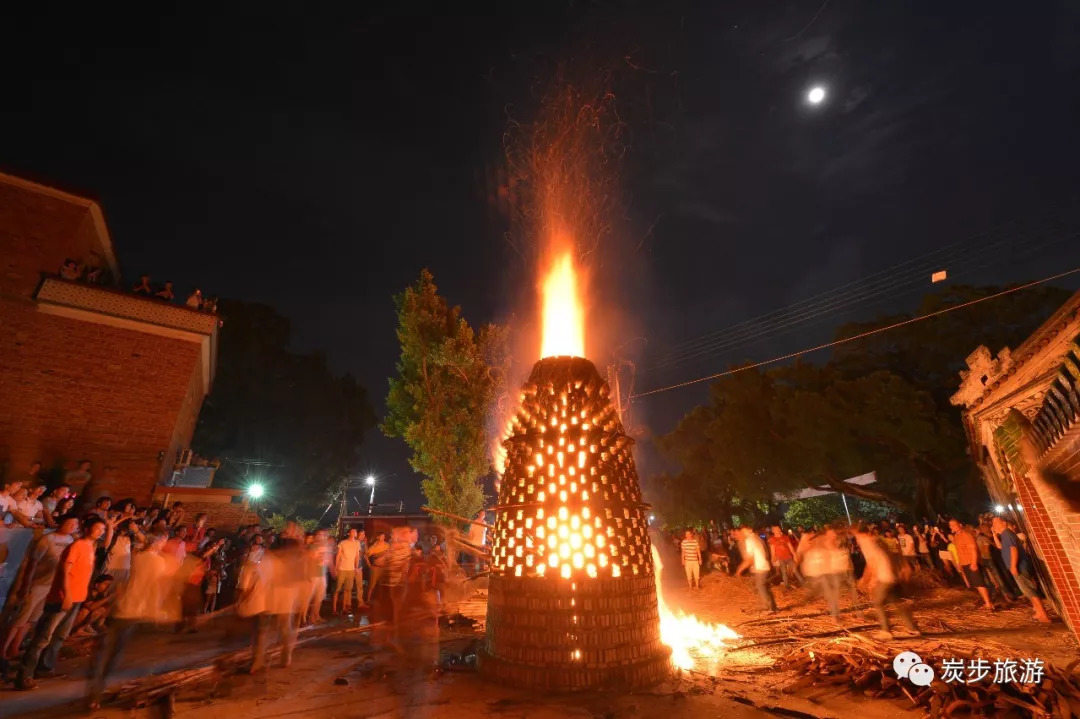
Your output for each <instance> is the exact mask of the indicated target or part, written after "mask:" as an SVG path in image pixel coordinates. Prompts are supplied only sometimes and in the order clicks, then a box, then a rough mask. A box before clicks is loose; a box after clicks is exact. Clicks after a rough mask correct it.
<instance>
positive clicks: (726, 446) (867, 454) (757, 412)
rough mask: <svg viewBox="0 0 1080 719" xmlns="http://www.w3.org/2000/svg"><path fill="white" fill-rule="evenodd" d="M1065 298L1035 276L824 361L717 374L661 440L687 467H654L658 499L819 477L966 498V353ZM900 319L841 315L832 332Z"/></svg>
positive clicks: (687, 510)
mask: <svg viewBox="0 0 1080 719" xmlns="http://www.w3.org/2000/svg"><path fill="white" fill-rule="evenodd" d="M998 291H1000V288H996V287H968V286H952V287H948V288H946V289H944V290H943V291H941V292H938V293H935V294H932V295H928V296H927V297H926V298H924V299H923V301H922V304H921V306H920V307H919V309H918V311H917V314H918V315H923V314H927V313H930V312H934V311H937V310H940V309H943V308H945V307H951V306H955V305H958V304H962V303H964V302H969V301H971V300H973V299H977V298H980V297H985V296H988V295H990V294H993V293H996V292H998ZM1068 296H1069V293H1068V292H1067V291H1065V290H1061V289H1058V288H1053V287H1039V288H1033V289H1030V290H1025V291H1023V292H1018V293H1016V294H1012V295H1007V296H1004V297H1002V298H999V299H995V300H993V301H991V302H986V303H980V304H978V305H973V306H971V307H969V308H964V309H961V310H957V311H955V312H950V313H947V314H944V315H940V316H938V317H935V318H932V319H928V320H922V321H919V322H913V323H911V324H908V325H904V326H902V327H897V328H896V329H891V330H888V331H886V332H882V333H880V334H876V335H871V336H869V337H865V338H862V339H859V340H855V341H853V342H850V343H848V344H844V345H840V346H838V347H837V348H836V350H835V353H834V356H833V358H832V360H831V361H830V362H829V363H828V364H827V365H825V366H815V365H812V364H807V363H797V364H794V365H791V366H788V367H781V368H777V369H773V370H770V371H767V372H761V371H757V370H746V371H742V372H738V373H736V374H734V375H730V376H728V377H725V378H723V379H722V380H720V381H719V382H717V383H715V384H714V385H713V386H712V390H711V397H710V403H709V404H707V405H705V406H703V407H698V408H696V409H695V410H694V411H692V412H691V413H689V414H688V415H687V416H686V417H685V418H684V419H683V420H682V422H680V424H679V425H678V426H677V427H676V428H675V430H673V431H672V432H671V433H669V434H668V435H667V436H665V437H663V438H661V439H660V440H659V445H660V447H661V449H662V450H663V451H665V452H666V454H667V455H668V456H669V457H671V458H673V459H675V460H676V461H678V462H679V463H680V465H681V467H682V471H681V472H680V473H677V474H673V475H665V476H663V477H660V478H658V482H659V484H660V487H661V488H662V489H663V491H662V492H661V493H660V495H659V496H660V501H659V502H658V507H663V511H665V513H667V512H670V513H671V514H672V516H680V517H694V516H701V514H702V513H703V512H713V511H716V509H715V508H716V507H722V508H725V509H726V508H727V507H734V506H736V503H737V502H739V501H742V502H743V503H745V504H748V505H749V506H750V507H754V506H756V505H755V503H761V502H769V501H771V497H772V496H773V495H774V494H775V493H781V494H782V493H785V492H789V491H792V490H795V489H799V488H801V487H804V486H807V485H810V486H815V485H824V484H828V485H831V486H833V487H836V488H840V487H841V486H843V488H844V489H845V491H846V493H847V494H848V495H849V496H856V497H859V498H861V499H862V500H865V501H871V502H879V503H880V502H884V503H886V504H888V505H891V506H895V507H899V508H902V509H905V510H907V511H911V512H915V513H917V514H919V515H924V514H925V515H927V516H933V515H934V514H935V513H936V512H939V511H943V510H944V509H946V508H948V507H951V506H956V505H958V504H961V503H963V502H964V500H965V498H970V496H971V491H970V490H971V488H972V487H977V483H976V482H975V474H974V468H973V466H972V464H971V462H970V460H969V458H968V457H967V455H966V442H965V439H964V434H963V428H962V426H961V423H960V413H959V411H958V410H957V409H956V408H955V407H952V406H951V405H950V404H949V401H948V398H949V396H950V395H951V394H953V392H955V391H956V386H957V384H958V382H959V379H958V377H959V375H958V372H959V370H960V369H963V367H964V360H965V358H966V357H967V356H968V355H969V354H970V353H971V352H972V351H973V350H974V349H975V348H976V347H978V346H979V345H981V344H986V345H987V346H989V347H991V348H992V350H993V351H997V350H998V349H1000V348H1001V347H1004V346H1010V347H1013V348H1015V347H1016V346H1017V345H1018V344H1019V343H1020V342H1022V341H1023V340H1024V339H1025V338H1026V337H1027V336H1028V335H1029V334H1030V333H1031V332H1032V331H1034V329H1035V328H1036V327H1038V326H1039V325H1040V324H1041V323H1042V322H1044V321H1045V320H1046V319H1047V318H1048V317H1050V315H1051V314H1053V312H1054V311H1055V310H1056V309H1057V308H1058V307H1059V306H1060V305H1061V304H1062V303H1063V302H1064V301H1065V300H1066V299H1067V298H1068ZM904 319H908V316H906V315H900V316H891V317H882V318H879V319H877V320H874V321H873V322H867V323H852V324H847V325H844V326H843V327H841V328H840V329H839V331H838V333H837V337H838V338H846V337H852V336H855V335H857V334H860V333H863V332H866V331H868V330H871V329H875V328H878V327H883V326H887V325H890V324H893V323H895V322H898V321H901V320H904ZM869 471H875V472H877V477H878V482H877V483H876V484H874V485H870V486H864V487H854V486H849V485H841V482H842V481H843V479H844V478H845V477H851V476H855V475H859V474H864V473H866V472H869ZM862 508H863V509H866V510H867V511H870V510H872V509H873V510H874V511H880V506H879V507H877V508H875V507H874V505H866V504H865V503H863V504H862ZM800 511H802V510H800ZM807 511H809V510H807ZM755 516H760V515H755Z"/></svg>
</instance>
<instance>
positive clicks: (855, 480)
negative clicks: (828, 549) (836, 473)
mask: <svg viewBox="0 0 1080 719" xmlns="http://www.w3.org/2000/svg"><path fill="white" fill-rule="evenodd" d="M874 482H877V472H870V473H869V474H860V475H859V476H858V477H851V478H850V479H845V480H844V484H854V485H858V486H860V487H863V486H866V485H868V484H873V483H874ZM827 494H839V495H840V499H841V501H842V502H843V503H844V514H846V515H847V519H848V524H851V512H849V511H848V505H847V496H846V494H845V493H844V492H840V491H838V490H836V489H834V488H833V486H832V485H829V484H825V485H821V486H820V487H807V488H806V489H803V490H800V491H798V492H793V493H790V494H776V495H774V499H775V500H776V501H777V502H790V501H791V500H793V499H809V498H810V497H823V496H825V495H827Z"/></svg>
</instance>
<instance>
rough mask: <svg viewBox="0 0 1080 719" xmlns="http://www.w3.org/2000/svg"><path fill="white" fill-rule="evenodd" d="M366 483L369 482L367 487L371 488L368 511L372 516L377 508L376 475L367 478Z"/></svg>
mask: <svg viewBox="0 0 1080 719" xmlns="http://www.w3.org/2000/svg"><path fill="white" fill-rule="evenodd" d="M364 481H365V482H367V485H368V486H369V487H371V499H369V500H368V510H367V511H368V514H371V512H372V510H373V509H374V507H375V475H373V474H369V475H368V476H367V479H366V480H364Z"/></svg>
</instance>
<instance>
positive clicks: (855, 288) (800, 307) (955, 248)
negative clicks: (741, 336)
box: [659, 206, 1077, 363]
mask: <svg viewBox="0 0 1080 719" xmlns="http://www.w3.org/2000/svg"><path fill="white" fill-rule="evenodd" d="M1076 209H1077V208H1076V207H1075V206H1069V207H1061V208H1057V209H1056V210H1054V211H1052V212H1048V213H1046V214H1044V215H1043V217H1042V219H1041V220H1040V221H1039V222H1038V223H1036V224H1032V225H1029V226H1028V228H1026V231H1025V230H1023V229H1021V236H1020V237H1017V236H1015V235H1011V234H1008V235H1007V234H1006V233H1008V232H1011V231H1013V230H1014V228H1016V226H1017V225H1018V224H1020V222H1019V221H1018V220H1016V219H1013V220H1010V221H1007V222H1004V223H1002V224H1000V225H999V226H998V227H996V228H993V229H991V230H987V231H984V232H981V233H976V234H974V235H971V236H968V237H967V238H964V239H960V240H957V241H955V242H952V243H950V244H948V245H945V246H944V247H940V248H938V249H936V250H932V251H930V252H927V253H925V254H923V255H919V256H917V257H913V258H911V259H909V260H905V261H904V262H900V263H898V264H896V265H893V266H892V267H889V268H886V269H883V270H879V271H878V272H874V273H871V274H869V275H867V276H866V277H863V278H860V279H857V280H852V281H851V282H847V283H845V284H842V285H840V286H839V287H835V288H833V289H831V290H827V291H825V292H822V293H819V294H817V295H814V296H812V297H809V298H806V299H803V300H800V301H798V302H794V303H792V304H791V305H789V306H787V307H782V308H778V309H775V310H771V311H769V312H766V313H765V314H762V315H759V316H758V317H754V318H751V319H747V320H744V321H742V322H739V323H736V324H734V325H731V326H729V327H726V328H722V329H719V330H714V331H712V332H708V333H706V334H704V335H702V336H700V337H697V338H695V339H690V340H685V341H683V342H679V343H676V344H674V345H672V346H671V349H670V350H669V351H668V352H667V353H665V354H663V355H661V356H660V357H659V361H660V362H661V363H663V362H665V361H667V360H670V359H671V358H672V357H677V356H678V355H680V354H683V353H685V352H687V351H690V350H691V349H696V348H697V347H700V346H702V345H708V344H710V343H713V342H715V341H717V339H723V338H726V337H729V336H730V334H731V333H733V332H735V333H737V332H745V331H747V330H750V331H752V330H753V329H754V327H755V326H757V325H761V324H768V323H771V322H775V321H779V320H782V319H785V318H786V316H787V315H790V314H792V313H794V312H802V311H806V310H811V309H816V306H817V305H820V304H822V303H831V302H834V301H837V300H841V299H843V298H845V297H846V296H850V295H851V294H852V293H864V292H866V291H867V289H868V288H869V287H870V286H873V285H875V284H876V285H877V286H880V285H881V282H880V281H878V278H882V280H886V281H895V280H896V279H903V277H909V276H912V277H917V276H920V275H921V274H925V273H926V272H927V270H933V269H940V268H941V266H943V265H945V264H950V263H955V262H958V261H960V260H961V259H964V256H965V255H968V254H972V253H973V251H977V252H978V254H979V255H980V256H983V257H985V256H986V254H987V252H988V251H992V250H995V249H996V248H998V247H1000V246H1002V245H1008V244H1010V243H1013V244H1017V243H1026V242H1027V241H1028V240H1030V239H1032V238H1033V236H1038V235H1042V234H1044V233H1046V234H1050V233H1053V232H1056V231H1059V230H1060V229H1061V227H1062V225H1063V215H1067V217H1068V219H1070V220H1073V219H1075V215H1076V212H1075V211H1076ZM1069 224H1072V223H1069ZM994 237H997V239H994ZM1061 239H1063V238H1058V239H1057V241H1060V240H1061ZM1054 241H1055V240H1053V239H1051V240H1048V242H1051V243H1052V242H1054ZM965 261H966V260H965ZM913 265H914V267H912V266H913ZM954 266H955V265H954ZM903 268H908V269H903ZM898 275H900V276H902V277H897V276H898Z"/></svg>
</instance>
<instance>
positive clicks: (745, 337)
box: [650, 233, 1076, 369]
mask: <svg viewBox="0 0 1080 719" xmlns="http://www.w3.org/2000/svg"><path fill="white" fill-rule="evenodd" d="M1075 238H1076V234H1075V233H1074V234H1072V235H1069V236H1067V237H1066V236H1061V237H1056V238H1052V239H1049V240H1045V241H1043V242H1038V243H1035V244H1034V245H1032V244H1025V245H1023V246H1022V247H1020V248H1017V250H1018V252H1014V253H1013V254H1012V255H1011V256H1010V257H1009V258H1008V259H1009V260H1010V261H1016V260H1017V259H1019V258H1022V257H1026V256H1031V255H1033V254H1035V253H1036V252H1037V251H1039V250H1041V249H1044V248H1046V247H1048V246H1050V245H1054V244H1059V243H1061V242H1063V241H1064V240H1067V239H1069V240H1072V239H1075ZM998 244H1000V243H998ZM991 247H993V246H991ZM999 254H1000V253H999ZM981 255H982V257H985V255H986V252H985V251H984V252H982V253H981ZM970 259H974V258H970ZM970 259H968V260H967V261H966V262H964V263H960V264H957V263H956V262H949V266H948V269H949V271H950V273H951V274H953V275H954V276H957V272H956V269H957V268H960V274H967V273H969V272H976V271H978V270H981V269H985V268H986V267H990V266H992V265H994V264H995V263H994V261H993V260H990V261H986V262H980V263H977V264H972V265H970V266H968V264H967V262H970ZM938 266H940V265H939V264H935V265H933V267H938ZM925 277H926V271H924V270H917V271H916V273H915V274H913V275H912V276H911V277H907V278H905V277H897V278H894V279H891V280H889V281H887V282H883V283H880V284H879V285H878V286H877V287H872V288H871V287H868V288H865V289H862V290H859V291H857V292H856V293H855V294H852V295H851V296H850V297H846V298H837V299H836V300H835V301H830V302H828V303H825V304H820V303H819V306H817V307H807V308H806V309H805V310H802V311H800V312H798V313H790V312H789V313H788V316H779V317H776V318H775V319H773V320H770V321H768V322H764V323H761V324H760V325H757V326H749V327H744V328H743V329H742V330H740V331H737V332H733V333H732V334H730V335H727V336H725V337H717V338H716V339H715V340H712V341H706V342H700V346H699V347H696V348H694V347H691V348H687V349H686V350H684V351H682V352H672V353H669V354H668V355H667V358H666V359H664V360H662V361H660V362H657V363H656V364H654V365H652V366H651V367H650V369H663V368H665V367H670V366H674V365H678V364H682V363H684V362H687V361H689V360H692V359H694V358H696V357H701V356H704V355H711V354H715V353H717V352H720V351H722V350H728V351H734V350H735V349H738V348H739V347H743V346H746V345H749V344H754V343H756V342H758V341H760V340H762V339H765V338H767V337H768V336H769V335H775V334H777V333H778V332H781V331H782V330H784V329H785V328H789V327H794V326H796V325H802V324H804V323H807V322H809V321H810V320H813V319H814V318H816V317H819V316H821V315H833V314H838V313H842V312H844V311H848V310H850V309H852V308H857V309H864V308H865V307H867V304H868V302H869V303H870V304H877V303H880V302H881V301H882V300H883V299H891V298H892V297H893V296H903V295H907V294H911V292H912V291H913V290H912V287H913V286H914V285H921V284H922V283H923V282H925ZM905 288H906V289H905ZM915 289H917V288H915ZM892 290H895V292H892ZM883 295H885V297H883ZM874 298H878V299H877V300H874ZM750 321H751V322H753V321H754V320H750ZM745 324H746V323H745V322H743V323H740V325H745ZM740 325H735V327H739V326H740Z"/></svg>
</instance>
